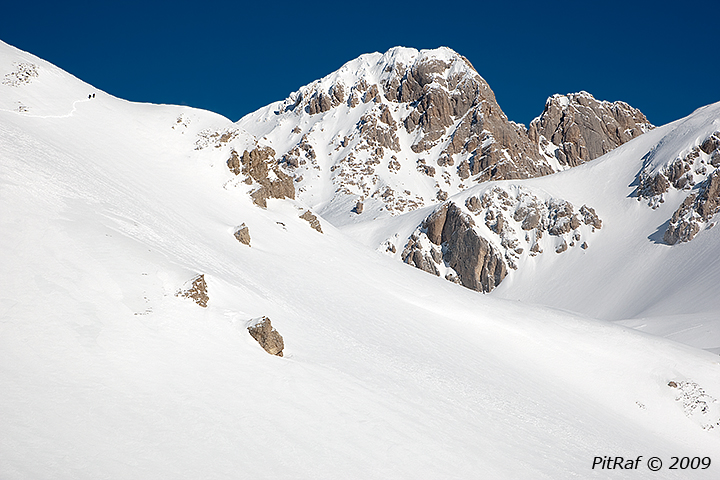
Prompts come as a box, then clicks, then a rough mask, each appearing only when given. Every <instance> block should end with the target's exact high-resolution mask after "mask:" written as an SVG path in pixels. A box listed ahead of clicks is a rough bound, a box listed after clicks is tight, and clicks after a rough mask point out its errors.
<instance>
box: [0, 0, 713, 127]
mask: <svg viewBox="0 0 720 480" xmlns="http://www.w3.org/2000/svg"><path fill="white" fill-rule="evenodd" d="M6 3H7V4H6V5H4V6H3V9H2V15H0V39H2V40H3V41H5V42H7V43H10V44H12V45H14V46H16V47H18V48H20V49H22V50H26V51H29V52H31V53H33V54H35V55H38V56H40V57H42V58H44V59H45V60H48V61H50V62H52V63H54V64H56V65H58V66H59V67H61V68H63V69H65V70H67V71H69V72H70V73H72V74H74V75H75V76H77V77H79V78H81V79H82V80H85V81H86V82H88V83H91V84H93V85H94V86H96V87H97V88H99V89H102V90H105V91H107V92H109V93H111V94H113V95H115V96H118V97H121V98H125V99H128V100H134V101H144V102H153V103H173V104H185V105H191V106H193V107H199V108H204V109H207V110H212V111H215V112H218V113H221V114H223V115H225V116H227V117H228V118H230V119H231V120H237V119H239V118H240V117H242V116H243V115H245V114H246V113H249V112H251V111H253V110H255V109H257V108H260V107H262V106H264V105H266V104H268V103H270V102H273V101H275V100H281V99H284V98H285V97H286V96H287V95H288V94H289V93H290V92H292V91H294V90H297V89H298V88H299V87H300V86H302V85H304V84H306V83H309V82H311V81H313V80H315V79H317V78H320V77H322V76H325V75H326V74H328V73H330V72H332V71H334V70H336V69H337V68H339V67H340V66H341V65H342V64H343V63H345V62H347V61H349V60H351V59H353V58H355V57H357V56H358V55H360V54H362V53H367V52H373V51H380V52H384V51H386V50H387V49H388V48H390V47H393V46H396V45H402V46H407V47H415V48H435V47H438V46H448V47H450V48H452V49H454V50H455V51H457V52H458V53H460V54H462V55H464V56H466V57H467V58H468V59H469V60H470V61H471V62H472V63H473V65H474V66H475V68H476V69H477V70H478V72H479V73H480V74H481V75H482V76H483V77H484V78H485V79H486V80H487V81H488V83H489V84H490V87H491V88H492V89H493V90H494V91H495V94H496V96H497V99H498V102H499V103H500V106H501V107H502V109H503V110H504V111H505V113H506V114H507V115H508V117H510V119H511V120H515V121H517V122H522V123H525V124H527V123H529V121H530V120H531V119H532V118H534V117H535V116H537V115H539V114H540V113H541V112H542V109H543V105H544V102H545V99H546V98H547V97H548V96H549V95H552V94H553V93H568V92H576V91H579V90H586V91H588V92H590V93H592V94H593V95H595V97H597V98H599V99H603V100H624V101H626V102H628V103H630V104H631V105H633V106H635V107H638V108H640V109H641V110H642V111H643V112H644V113H645V114H646V115H647V117H648V118H649V120H650V121H651V122H653V123H655V124H656V125H662V124H664V123H667V122H669V121H672V120H675V119H677V118H680V117H683V116H685V115H687V114H689V113H691V112H692V111H693V110H695V109H696V108H698V107H701V106H703V105H706V104H709V103H713V102H717V101H720V33H719V31H718V22H719V21H720V2H718V1H717V0H705V1H696V0H689V1H688V0H685V1H681V2H668V1H662V0H661V1H655V2H629V1H623V2H618V1H614V0H613V1H605V2H582V1H559V2H542V1H535V2H525V1H515V2H504V1H498V2H483V1H475V2H450V1H434V2H427V1H416V2H401V3H398V2H395V3H393V2H390V3H385V2H377V1H366V2H362V1H352V2H341V1H334V2H302V1H296V2H278V1H262V0H261V1H255V2H252V3H244V2H237V1H212V0H208V1H204V2H199V1H195V2H187V1H183V0H178V1H175V2H152V1H135V0H128V1H124V2H113V1H110V2H104V3H101V2H98V3H97V4H96V5H94V6H93V5H92V4H91V3H89V2H77V1H75V0H68V1H53V2H45V1H41V2H6Z"/></svg>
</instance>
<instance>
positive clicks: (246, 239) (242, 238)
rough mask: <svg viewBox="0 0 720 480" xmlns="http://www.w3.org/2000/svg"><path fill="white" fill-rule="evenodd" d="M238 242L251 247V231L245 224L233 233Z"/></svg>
mask: <svg viewBox="0 0 720 480" xmlns="http://www.w3.org/2000/svg"><path fill="white" fill-rule="evenodd" d="M233 235H234V236H235V238H236V239H237V241H238V242H240V243H242V244H243V245H247V246H248V247H249V246H250V229H249V228H248V227H247V225H245V224H244V223H243V224H242V225H240V226H239V227H238V228H237V230H235V233H233Z"/></svg>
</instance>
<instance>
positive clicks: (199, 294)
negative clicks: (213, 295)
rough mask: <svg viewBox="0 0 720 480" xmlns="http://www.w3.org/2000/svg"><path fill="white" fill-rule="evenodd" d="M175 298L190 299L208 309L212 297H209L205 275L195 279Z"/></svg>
mask: <svg viewBox="0 0 720 480" xmlns="http://www.w3.org/2000/svg"><path fill="white" fill-rule="evenodd" d="M175 296H177V297H185V298H189V299H191V300H192V301H193V302H195V303H197V304H198V305H200V306H201V307H203V308H206V307H207V304H208V300H210V297H209V296H208V292H207V283H206V282H205V275H204V274H200V275H198V276H197V277H195V278H193V279H192V281H191V282H190V285H189V286H188V287H186V288H184V289H181V290H180V291H178V292H177V294H176V295H175Z"/></svg>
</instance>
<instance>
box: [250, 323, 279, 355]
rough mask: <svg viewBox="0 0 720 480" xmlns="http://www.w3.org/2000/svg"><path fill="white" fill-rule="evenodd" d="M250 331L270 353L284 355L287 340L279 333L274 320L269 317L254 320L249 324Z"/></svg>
mask: <svg viewBox="0 0 720 480" xmlns="http://www.w3.org/2000/svg"><path fill="white" fill-rule="evenodd" d="M247 328H248V332H249V333H250V335H251V336H252V337H253V338H254V339H255V340H257V342H258V343H259V344H260V346H261V347H262V348H263V349H264V350H265V351H266V352H268V353H269V354H271V355H277V356H278V357H282V356H283V349H284V348H285V342H284V341H283V338H282V335H280V334H279V333H278V331H277V330H275V329H274V328H273V326H272V322H271V321H270V319H269V318H268V317H260V318H258V319H255V320H252V321H251V322H250V324H249V325H248V327H247Z"/></svg>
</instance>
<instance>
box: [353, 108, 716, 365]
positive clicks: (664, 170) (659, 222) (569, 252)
mask: <svg viewBox="0 0 720 480" xmlns="http://www.w3.org/2000/svg"><path fill="white" fill-rule="evenodd" d="M718 131H720V104H714V105H709V106H707V107H704V108H702V109H699V110H698V111H697V112H695V113H693V114H692V115H690V116H688V117H687V118H685V119H682V120H678V121H676V122H673V123H671V124H669V125H666V126H663V127H660V128H657V129H655V130H653V131H651V132H649V133H646V134H644V135H642V136H641V137H639V138H636V139H634V140H632V141H630V142H628V143H626V144H625V145H623V146H621V147H618V148H617V149H615V150H613V151H612V152H610V153H608V154H606V155H605V156H603V157H601V158H599V159H597V160H594V161H592V162H590V163H587V164H584V165H581V166H578V167H576V168H573V169H572V170H568V171H564V172H560V173H556V174H554V175H550V176H546V177H541V178H534V179H525V180H513V181H503V182H490V183H486V184H483V185H478V186H475V187H473V188H470V189H467V190H466V191H464V192H462V193H459V194H457V195H455V196H452V197H451V198H450V199H449V200H448V203H447V205H454V206H455V207H453V208H457V209H459V211H461V212H462V213H463V214H464V215H465V218H467V219H468V220H467V222H466V223H468V222H470V223H472V229H473V230H474V231H475V232H476V235H477V237H479V238H480V239H481V240H478V241H476V242H475V243H477V244H478V245H479V244H480V243H482V242H485V243H487V247H483V248H480V247H477V248H475V250H480V251H481V253H480V255H479V256H478V254H476V253H474V254H473V255H470V256H467V255H466V261H465V262H464V263H466V264H467V263H468V262H469V263H470V264H471V265H472V264H473V262H475V264H477V267H474V268H475V270H473V271H472V272H471V277H472V278H471V279H470V281H466V280H464V279H463V276H462V275H459V274H458V273H459V272H457V271H456V270H457V269H456V268H453V265H451V263H452V258H453V255H454V253H453V252H454V251H456V250H462V251H463V252H467V251H468V245H469V243H468V242H467V241H464V242H462V243H458V242H457V241H455V242H454V243H453V241H450V240H449V239H450V238H451V236H452V234H454V232H457V230H458V228H456V227H453V228H451V229H450V231H448V230H447V228H448V227H446V229H445V231H444V233H443V235H444V236H443V238H442V239H441V238H440V237H438V238H437V240H436V241H435V242H433V241H432V240H431V238H430V237H431V236H432V235H431V233H432V229H433V228H436V227H434V226H433V224H432V221H431V220H433V219H435V218H437V215H438V212H441V211H442V209H447V206H446V205H444V206H441V207H435V208H430V209H425V210H423V211H421V212H417V214H416V215H414V216H408V217H406V218H402V217H400V218H395V219H392V220H388V221H386V222H385V223H383V224H377V225H373V222H368V223H366V224H358V225H354V226H348V227H345V228H344V231H346V232H347V233H349V234H352V235H354V236H356V237H357V238H359V239H361V240H362V241H363V242H365V243H366V244H367V245H370V246H375V247H376V248H377V249H379V250H380V251H383V252H385V253H386V254H388V255H390V256H393V257H396V258H399V259H401V260H403V261H405V262H406V263H409V264H411V265H415V266H417V267H419V268H421V269H424V270H426V271H429V272H431V273H435V274H439V275H440V276H445V277H447V278H449V279H451V280H458V279H459V280H460V281H461V283H463V284H464V285H466V286H468V287H470V288H475V289H476V290H483V291H490V290H493V288H495V290H493V294H494V295H497V296H500V297H503V298H508V299H516V300H522V301H524V302H529V303H533V304H540V305H549V306H553V307H557V308H562V309H565V310H569V311H574V312H579V313H582V314H584V315H588V316H590V317H593V318H602V319H607V320H615V321H622V322H623V323H624V324H626V325H630V326H633V327H637V328H641V329H643V330H646V331H650V332H653V333H657V334H661V335H664V336H668V337H670V338H673V339H675V340H678V341H682V342H685V343H688V344H691V345H694V346H697V347H701V348H705V349H708V350H710V351H713V352H716V353H719V352H720V321H719V320H718V318H720V297H718V296H717V294H716V292H715V286H716V285H717V284H718V282H720V269H719V268H718V264H717V252H718V250H719V249H720V236H719V235H720V232H718V230H717V229H713V226H714V225H715V222H716V221H717V219H716V214H717V213H718V211H719V210H720V207H719V206H718V205H719V201H720V197H719V194H718V183H719V181H720V175H718V174H717V173H716V171H715V170H716V168H717V165H719V163H718V162H717V161H716V160H717V159H718V158H720V140H718V138H720V134H718V133H717V132H718ZM658 186H660V187H661V188H660V187H658ZM431 214H432V215H431ZM466 228H467V227H461V229H466ZM682 235H685V236H684V237H683V236H682ZM453 238H455V237H453ZM678 238H679V240H678ZM678 241H684V242H685V243H677V242H678ZM471 243H472V242H471ZM671 243H674V245H671ZM433 244H434V245H435V246H433ZM433 250H435V253H434V257H433ZM416 252H417V253H416ZM473 278H477V279H478V280H477V282H474V281H473Z"/></svg>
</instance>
